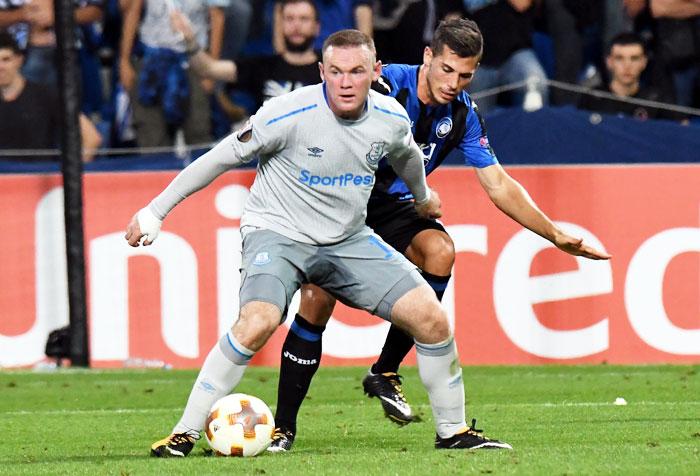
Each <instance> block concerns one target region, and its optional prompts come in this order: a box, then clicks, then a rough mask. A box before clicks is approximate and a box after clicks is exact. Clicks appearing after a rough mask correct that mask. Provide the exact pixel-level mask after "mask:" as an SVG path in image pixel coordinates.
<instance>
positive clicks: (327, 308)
mask: <svg viewBox="0 0 700 476" xmlns="http://www.w3.org/2000/svg"><path fill="white" fill-rule="evenodd" d="M334 307H335V298H334V297H333V296H331V295H330V294H328V293H327V292H326V291H324V290H323V289H321V288H319V287H318V286H314V285H313V284H305V285H304V286H302V287H301V302H300V304H299V314H300V315H302V316H303V317H304V320H306V321H307V322H308V323H309V324H313V325H315V326H325V325H326V323H327V322H328V319H330V317H331V314H332V313H333V308H334Z"/></svg>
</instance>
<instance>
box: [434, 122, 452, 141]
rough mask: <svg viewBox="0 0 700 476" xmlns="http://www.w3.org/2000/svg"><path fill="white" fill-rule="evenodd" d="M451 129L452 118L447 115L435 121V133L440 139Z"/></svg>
mask: <svg viewBox="0 0 700 476" xmlns="http://www.w3.org/2000/svg"><path fill="white" fill-rule="evenodd" d="M451 130H452V119H450V118H449V117H443V118H442V119H440V122H438V123H437V127H435V134H436V135H437V136H438V137H439V138H440V139H442V138H443V137H445V136H446V135H447V134H449V133H450V131H451Z"/></svg>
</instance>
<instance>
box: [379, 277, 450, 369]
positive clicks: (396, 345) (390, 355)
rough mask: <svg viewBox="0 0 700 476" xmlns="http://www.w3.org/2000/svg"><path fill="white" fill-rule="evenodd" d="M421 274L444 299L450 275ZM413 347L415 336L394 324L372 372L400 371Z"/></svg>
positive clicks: (438, 295) (440, 298)
mask: <svg viewBox="0 0 700 476" xmlns="http://www.w3.org/2000/svg"><path fill="white" fill-rule="evenodd" d="M421 274H422V275H423V278H425V280H426V281H427V282H428V284H429V285H430V287H431V288H433V291H435V294H436V295H437V298H438V300H440V301H442V296H443V295H444V294H445V289H447V283H448V282H449V281H450V276H436V275H434V274H430V273H427V272H425V271H421ZM412 347H413V337H411V336H409V335H408V334H406V333H405V332H404V331H402V330H401V329H399V328H398V327H396V326H395V325H393V324H392V326H391V328H390V329H389V333H388V334H387V336H386V341H385V342H384V347H382V353H381V354H379V359H377V362H375V363H374V365H372V368H371V371H372V373H373V374H382V373H385V372H394V373H395V372H398V370H399V365H401V362H402V361H403V359H405V358H406V355H408V353H409V352H410V351H411V348H412Z"/></svg>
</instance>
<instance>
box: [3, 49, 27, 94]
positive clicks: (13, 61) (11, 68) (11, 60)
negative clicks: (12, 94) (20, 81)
mask: <svg viewBox="0 0 700 476" xmlns="http://www.w3.org/2000/svg"><path fill="white" fill-rule="evenodd" d="M21 67H22V56H20V55H18V54H16V53H15V52H14V51H12V50H11V49H9V48H2V49H0V87H5V86H9V85H10V84H12V82H13V81H14V80H15V79H17V76H19V69H20V68H21Z"/></svg>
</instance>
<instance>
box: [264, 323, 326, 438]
mask: <svg viewBox="0 0 700 476" xmlns="http://www.w3.org/2000/svg"><path fill="white" fill-rule="evenodd" d="M324 330H325V326H323V327H322V326H315V325H313V324H310V323H309V322H308V321H306V319H304V318H303V317H302V316H301V315H299V314H297V315H296V316H295V317H294V322H293V323H292V327H291V328H290V329H289V332H287V338H286V339H285V340H284V344H283V345H282V359H281V364H280V378H279V386H278V387H277V410H276V411H275V426H277V427H278V428H284V429H286V430H291V431H292V432H294V433H295V434H296V431H297V414H298V413H299V407H301V403H302V402H303V401H304V397H306V393H307V392H308V390H309V385H310V384H311V379H312V378H313V376H314V374H315V373H316V370H318V366H319V364H320V362H321V334H322V333H323V331H324Z"/></svg>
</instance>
